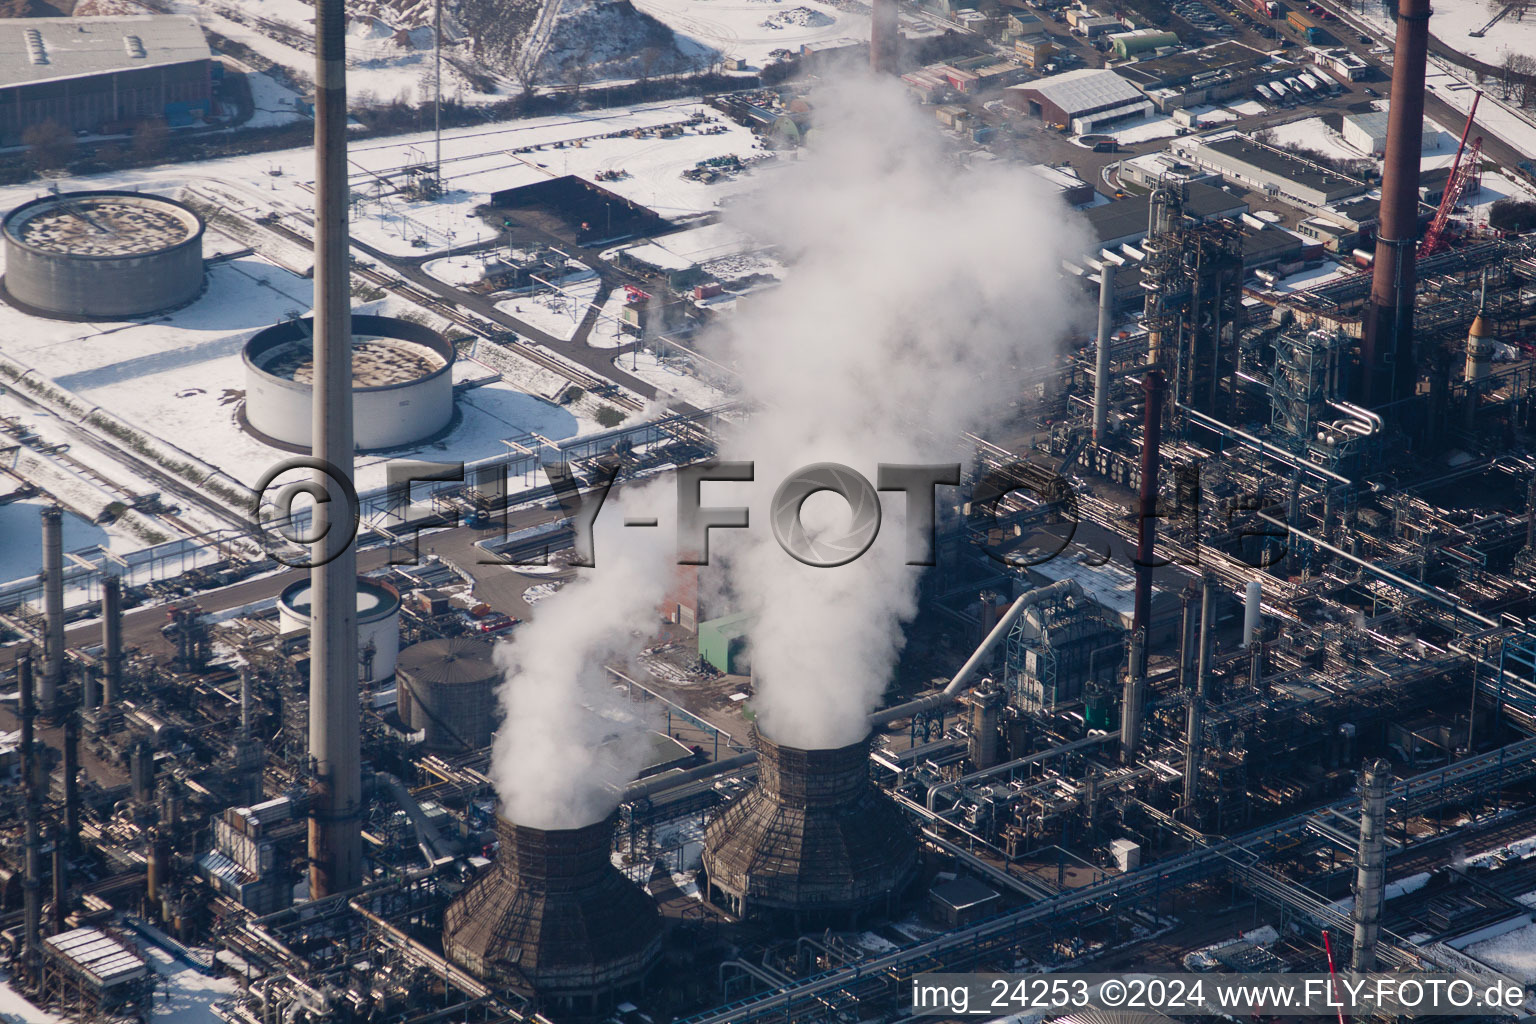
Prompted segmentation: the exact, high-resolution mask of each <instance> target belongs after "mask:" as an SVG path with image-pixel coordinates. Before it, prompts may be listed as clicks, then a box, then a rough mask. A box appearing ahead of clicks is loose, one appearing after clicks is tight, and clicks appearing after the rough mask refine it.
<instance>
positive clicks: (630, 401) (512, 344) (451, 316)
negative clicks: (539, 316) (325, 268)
mask: <svg viewBox="0 0 1536 1024" xmlns="http://www.w3.org/2000/svg"><path fill="white" fill-rule="evenodd" d="M263 226H264V227H266V228H267V229H268V230H270V231H273V232H275V233H277V234H280V235H283V236H284V237H286V238H288V239H290V240H292V241H294V242H297V243H298V244H300V245H305V246H313V245H314V240H313V239H311V238H309V237H308V236H306V235H305V234H304V233H303V232H300V231H295V230H294V229H293V228H291V227H289V226H288V225H286V224H282V223H271V224H266V225H263ZM352 272H353V273H354V274H356V275H357V276H358V277H360V278H362V279H363V280H364V281H367V282H368V283H369V284H372V285H374V286H375V287H378V288H382V289H384V290H385V291H387V292H390V293H391V294H393V295H398V296H399V297H400V298H402V299H405V300H406V301H407V302H411V303H414V304H415V305H418V306H420V307H422V308H423V309H426V310H429V311H431V312H433V313H436V314H437V315H438V316H440V317H442V318H443V319H445V320H447V321H448V322H449V323H452V324H457V325H458V326H459V327H462V328H464V329H465V330H466V331H469V332H470V333H471V334H475V335H477V336H479V337H482V338H488V339H490V340H492V341H494V342H496V343H497V344H499V345H501V346H502V347H503V348H505V349H507V350H508V351H510V352H512V353H513V354H515V355H517V356H518V357H520V358H522V359H525V360H527V361H528V362H530V363H533V364H534V365H535V366H538V367H540V368H542V369H545V370H548V371H550V372H551V373H554V374H556V375H558V376H560V377H564V378H565V379H566V380H568V381H570V382H571V383H572V384H575V385H576V386H578V387H580V388H583V389H585V390H586V391H588V392H590V393H592V394H595V395H602V396H603V397H604V398H605V399H606V400H607V401H609V402H611V403H613V404H614V405H617V406H620V407H621V408H624V409H627V410H629V411H631V412H639V411H640V410H641V409H643V408H645V403H643V402H641V401H639V400H637V399H635V398H632V397H630V396H629V395H626V394H624V393H623V392H622V391H621V390H619V387H618V385H616V384H615V383H614V382H613V381H611V380H608V379H606V378H603V377H599V376H598V375H597V374H595V373H588V372H587V371H586V370H583V369H581V368H579V367H577V366H573V365H572V364H570V363H569V362H567V361H565V360H564V359H561V358H559V357H558V356H554V355H551V354H550V353H548V352H545V351H544V350H543V349H541V348H539V347H538V346H537V345H532V344H529V343H528V342H526V341H524V340H522V339H521V338H520V337H518V336H517V334H516V332H515V331H513V330H511V329H510V328H507V327H503V326H501V325H500V324H497V323H493V322H492V321H490V320H486V319H484V318H482V317H478V316H475V315H473V314H471V313H466V312H464V311H463V310H462V309H460V308H459V307H458V306H457V305H455V304H454V303H452V302H449V301H447V300H446V299H444V298H442V297H441V296H439V295H434V294H433V293H431V292H429V291H427V290H426V289H425V288H422V287H421V286H420V285H416V284H412V283H411V282H409V281H406V280H404V279H402V278H399V277H394V276H392V275H389V274H385V273H383V272H382V271H379V270H375V269H374V268H372V267H353V269H352Z"/></svg>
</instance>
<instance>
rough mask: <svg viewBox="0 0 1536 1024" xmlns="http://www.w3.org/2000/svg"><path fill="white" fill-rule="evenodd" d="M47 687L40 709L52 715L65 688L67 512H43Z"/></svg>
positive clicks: (52, 507)
mask: <svg viewBox="0 0 1536 1024" xmlns="http://www.w3.org/2000/svg"><path fill="white" fill-rule="evenodd" d="M43 636H44V642H43V685H42V686H41V687H40V688H39V690H38V699H37V704H38V710H39V711H40V712H42V714H43V715H45V716H47V715H52V714H53V711H54V707H55V706H56V705H57V704H58V702H59V689H60V687H62V686H63V685H64V657H65V655H64V512H63V510H62V509H60V508H59V507H58V506H57V505H49V506H48V507H47V508H45V509H43Z"/></svg>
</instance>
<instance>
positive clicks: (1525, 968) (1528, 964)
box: [1466, 924, 1536, 985]
mask: <svg viewBox="0 0 1536 1024" xmlns="http://www.w3.org/2000/svg"><path fill="white" fill-rule="evenodd" d="M1466 951H1467V953H1468V954H1469V955H1471V956H1474V957H1476V958H1477V959H1479V960H1481V961H1482V962H1483V963H1485V964H1487V965H1488V966H1490V967H1493V968H1496V969H1498V970H1501V971H1504V972H1505V973H1507V974H1509V975H1510V976H1511V977H1514V978H1516V979H1518V980H1520V981H1521V982H1524V983H1525V984H1527V985H1529V984H1532V983H1536V924H1528V925H1526V926H1525V927H1524V928H1516V929H1515V930H1514V931H1511V932H1505V933H1504V934H1503V935H1497V936H1494V937H1493V938H1491V939H1486V940H1484V941H1482V942H1477V943H1473V944H1472V945H1470V946H1468V947H1467V950H1466Z"/></svg>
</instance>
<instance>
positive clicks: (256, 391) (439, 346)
mask: <svg viewBox="0 0 1536 1024" xmlns="http://www.w3.org/2000/svg"><path fill="white" fill-rule="evenodd" d="M313 333H314V321H313V320H312V319H311V318H309V317H304V318H301V319H295V320H287V321H284V322H283V323H280V324H276V325H274V326H272V327H268V328H267V329H266V330H264V331H260V332H258V333H257V334H256V335H255V336H254V337H253V338H251V340H250V341H248V342H246V343H245V350H244V353H243V358H244V362H245V407H244V413H243V415H244V418H245V423H246V426H248V427H249V428H250V429H251V431H252V432H253V433H255V434H256V435H257V436H259V437H260V438H261V439H262V440H264V441H267V442H268V443H270V444H273V445H276V446H278V447H282V448H288V449H290V450H294V451H301V452H305V453H308V451H309V445H310V428H311V426H312V424H311V422H310V421H311V408H310V404H311V388H310V381H311V380H312V379H313V374H314V352H313V347H314V345H313V340H312V339H313ZM455 354H456V353H455V349H454V347H453V345H452V343H450V342H449V341H447V340H446V339H445V338H444V337H443V336H442V335H441V334H438V333H437V332H436V331H434V330H432V329H431V328H430V327H424V326H423V325H421V324H418V323H416V322H414V321H411V320H402V319H400V318H398V317H390V316H365V315H363V314H360V313H358V314H353V316H352V415H353V437H354V444H355V446H356V447H357V448H358V449H359V450H362V451H375V450H380V449H387V448H399V447H401V446H404V445H409V444H415V443H416V442H418V441H424V440H426V439H427V438H429V437H431V436H432V435H434V434H436V433H438V432H439V431H441V430H443V429H444V428H445V427H447V426H448V425H449V423H450V422H452V420H453V361H454V357H455Z"/></svg>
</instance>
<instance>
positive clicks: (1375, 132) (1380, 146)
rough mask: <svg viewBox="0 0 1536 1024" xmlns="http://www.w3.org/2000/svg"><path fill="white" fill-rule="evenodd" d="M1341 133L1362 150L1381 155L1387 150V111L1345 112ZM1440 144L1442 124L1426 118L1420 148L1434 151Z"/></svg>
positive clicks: (1346, 140) (1348, 141)
mask: <svg viewBox="0 0 1536 1024" xmlns="http://www.w3.org/2000/svg"><path fill="white" fill-rule="evenodd" d="M1340 134H1342V135H1343V136H1344V141H1345V142H1347V143H1349V144H1350V145H1351V146H1353V147H1355V148H1356V149H1358V150H1359V151H1360V152H1362V153H1368V154H1370V155H1371V156H1381V155H1382V154H1383V153H1385V152H1386V151H1387V112H1386V111H1385V110H1372V111H1368V112H1367V113H1364V114H1345V115H1344V125H1343V128H1342V130H1341V132H1340ZM1439 144H1440V126H1439V125H1437V124H1435V123H1434V122H1432V121H1430V120H1428V119H1425V121H1424V134H1423V137H1422V141H1421V142H1420V148H1421V149H1422V150H1423V151H1424V152H1426V153H1427V152H1433V151H1434V149H1435V147H1436V146H1438V145H1439Z"/></svg>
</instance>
